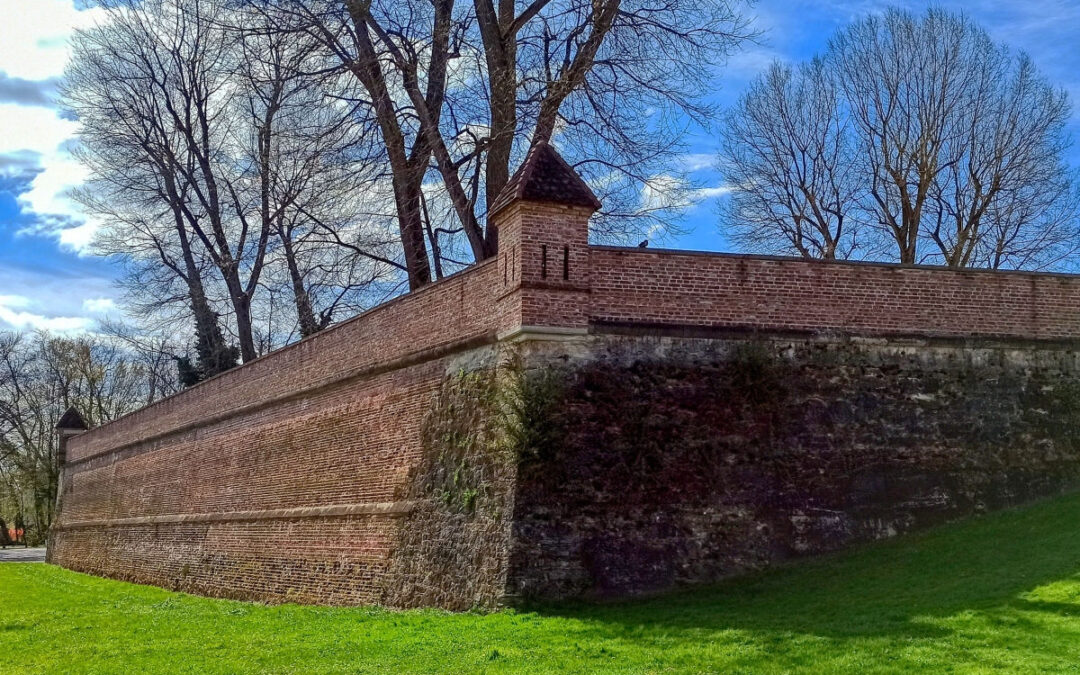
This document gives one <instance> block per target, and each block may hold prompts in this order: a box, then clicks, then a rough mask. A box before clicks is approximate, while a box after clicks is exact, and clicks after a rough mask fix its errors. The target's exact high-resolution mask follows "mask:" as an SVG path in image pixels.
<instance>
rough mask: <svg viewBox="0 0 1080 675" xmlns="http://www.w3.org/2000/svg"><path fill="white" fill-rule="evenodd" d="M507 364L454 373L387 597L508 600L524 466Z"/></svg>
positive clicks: (416, 484)
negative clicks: (515, 507)
mask: <svg viewBox="0 0 1080 675" xmlns="http://www.w3.org/2000/svg"><path fill="white" fill-rule="evenodd" d="M514 379H515V378H514V375H513V374H512V373H511V372H509V371H507V370H506V369H500V368H483V369H479V370H474V371H464V370H462V371H459V372H456V373H454V374H452V375H450V376H448V377H447V378H446V379H445V381H444V382H443V384H442V387H441V388H440V390H439V392H438V393H437V394H436V396H435V398H434V400H433V401H432V404H431V407H430V409H429V410H428V412H427V414H426V416H425V418H424V422H423V427H422V431H421V434H422V448H423V455H422V457H421V460H420V462H419V464H418V465H417V466H416V467H415V468H414V469H413V471H412V472H411V473H410V475H409V479H408V481H407V482H406V484H405V485H404V486H403V488H402V489H401V492H400V494H399V498H400V499H403V500H409V501H411V502H413V503H414V504H415V508H414V510H413V512H412V513H411V514H410V515H409V516H408V517H407V518H406V519H404V521H403V523H402V529H401V536H400V541H399V545H398V547H397V549H396V550H395V551H394V552H393V554H392V555H391V560H390V569H389V573H388V574H387V575H386V579H387V587H386V590H385V592H384V594H383V602H384V604H387V605H391V606H396V607H419V606H431V605H434V606H440V607H445V608H449V609H459V610H461V609H470V608H474V607H479V608H490V607H494V606H497V605H498V604H499V603H500V602H501V601H502V599H503V592H504V587H505V583H506V564H505V563H506V559H507V556H508V552H509V533H510V511H511V508H512V504H513V490H514V477H515V473H516V462H515V457H516V453H515V447H514V445H513V442H512V434H511V433H509V432H508V429H509V428H510V426H511V424H510V420H511V413H512V401H513V396H512V394H511V393H508V388H507V385H508V383H512V382H513V381H514Z"/></svg>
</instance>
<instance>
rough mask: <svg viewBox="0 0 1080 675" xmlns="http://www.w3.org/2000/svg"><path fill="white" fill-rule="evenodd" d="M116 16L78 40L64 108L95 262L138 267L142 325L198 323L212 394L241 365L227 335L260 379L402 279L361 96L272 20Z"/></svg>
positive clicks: (222, 15)
mask: <svg viewBox="0 0 1080 675" xmlns="http://www.w3.org/2000/svg"><path fill="white" fill-rule="evenodd" d="M108 5H109V8H108V14H107V19H106V21H104V22H103V23H102V24H101V25H100V26H98V27H96V28H93V29H90V30H87V31H84V32H82V33H80V34H79V35H78V36H77V37H76V40H75V55H74V58H73V59H72V65H71V67H70V68H69V72H68V74H67V78H66V82H65V86H64V95H65V96H64V99H65V102H66V104H67V106H68V109H69V110H70V111H71V112H72V113H73V114H74V115H75V116H77V117H78V118H79V119H80V121H81V122H82V132H81V135H80V140H81V147H80V149H79V151H78V152H79V156H80V158H81V159H82V160H83V162H84V163H85V164H86V165H87V166H88V167H89V168H90V170H91V181H90V182H89V183H88V185H87V186H86V188H85V189H84V190H82V191H81V192H80V198H81V200H82V202H83V204H84V205H85V206H86V207H87V208H88V210H89V211H90V212H91V213H93V214H94V215H95V216H96V217H98V219H99V220H101V221H103V223H104V227H103V230H102V235H101V236H100V237H99V238H98V240H97V242H96V245H97V248H98V250H99V251H100V252H102V253H105V254H116V255H119V256H121V257H122V258H123V259H124V261H125V262H126V263H127V269H128V276H127V283H126V287H127V288H128V291H129V293H128V300H129V301H130V302H131V304H132V305H133V306H134V308H135V309H137V310H146V311H147V312H150V313H152V314H154V315H155V316H163V317H165V318H167V319H168V320H170V321H175V319H176V318H178V315H179V314H180V313H181V312H179V311H178V309H179V308H178V305H183V306H184V307H185V308H186V309H187V310H189V311H190V314H191V316H192V317H193V318H194V321H195V326H196V336H197V340H196V350H197V352H198V356H199V365H200V372H201V375H202V376H206V375H212V374H214V373H216V372H220V371H221V370H224V369H227V368H229V367H231V366H232V365H235V362H236V355H235V354H234V353H233V348H232V346H231V345H230V344H229V342H230V341H229V340H228V338H227V335H226V332H232V333H233V335H234V336H235V340H236V343H237V344H238V345H239V351H240V355H241V356H242V357H243V360H245V361H248V360H250V359H252V358H254V357H255V356H257V355H258V354H259V353H260V352H262V351H264V350H266V349H269V348H272V347H273V346H279V345H280V344H281V343H282V341H283V340H284V339H289V338H288V336H289V335H293V334H294V331H293V330H292V328H291V327H290V326H289V324H290V319H289V317H290V316H291V317H295V323H296V326H297V327H298V331H295V332H298V333H299V335H301V336H303V335H310V334H311V333H313V332H316V331H317V330H320V329H321V328H324V327H325V326H327V325H328V324H329V323H330V322H331V321H332V320H333V319H334V318H335V315H336V313H338V312H340V311H342V310H343V309H345V308H357V307H359V306H361V305H362V304H363V295H364V293H366V291H367V287H368V286H369V285H371V284H372V280H373V279H377V278H380V277H381V275H383V274H384V273H385V272H386V270H393V269H396V268H397V267H398V266H399V263H397V261H396V260H394V257H395V254H394V253H393V252H387V251H386V248H387V247H386V246H382V247H377V248H369V243H370V240H371V238H370V237H367V236H366V234H365V233H366V228H365V225H366V223H365V222H364V220H365V218H366V215H365V210H366V209H367V208H368V206H369V204H368V203H367V202H366V200H365V199H364V198H363V193H364V192H365V189H366V187H367V186H368V185H369V184H370V183H372V182H374V181H377V180H379V179H380V171H381V166H380V165H379V164H377V163H373V162H372V161H371V152H370V148H371V147H372V146H371V144H370V143H368V141H367V137H368V135H369V131H370V130H369V126H368V125H366V124H364V122H363V112H362V110H358V109H361V108H363V106H362V105H361V104H358V103H356V102H354V101H350V99H351V98H352V91H351V89H354V88H355V85H354V84H353V83H352V80H351V78H344V77H341V76H337V75H335V74H333V73H326V74H314V75H310V76H309V75H304V74H303V73H304V72H305V71H306V70H308V69H309V62H311V61H313V60H314V61H315V62H316V63H315V65H313V66H311V67H312V68H316V69H317V67H318V62H319V60H320V59H321V58H322V56H320V55H316V54H314V52H315V47H316V46H317V45H316V44H315V43H313V42H312V41H311V40H305V39H303V35H297V34H291V35H289V34H284V33H281V32H277V31H269V30H266V29H265V25H263V23H261V17H262V15H261V14H260V13H256V12H250V11H244V10H235V9H230V8H227V7H226V5H225V3H223V2H215V1H213V0H199V1H196V2H179V0H152V1H150V2H135V1H134V0H121V1H118V2H110V3H108ZM326 227H334V228H335V231H334V237H332V238H327V237H325V236H323V235H324V230H325V228H326ZM264 275H269V277H268V278H270V282H271V283H270V284H269V286H268V285H266V284H263V280H264ZM282 277H287V279H288V283H287V284H285V285H284V286H281V285H280V284H279V279H280V278H282ZM339 284H340V285H339ZM279 289H287V290H288V293H280V292H278V290H279ZM259 293H265V294H266V296H267V297H265V298H259V297H257V296H258V294H259ZM283 302H285V303H287V304H290V305H291V309H285V306H284V305H283V304H282V303H283ZM259 312H263V315H262V316H259ZM282 327H284V329H283V330H284V332H283V333H282ZM282 335H284V336H285V337H284V338H283V337H282ZM196 379H197V378H196Z"/></svg>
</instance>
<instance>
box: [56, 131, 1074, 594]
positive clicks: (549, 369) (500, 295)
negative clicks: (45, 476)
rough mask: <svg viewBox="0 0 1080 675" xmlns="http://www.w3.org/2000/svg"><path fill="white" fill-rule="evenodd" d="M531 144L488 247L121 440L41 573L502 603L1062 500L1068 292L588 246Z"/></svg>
mask: <svg viewBox="0 0 1080 675" xmlns="http://www.w3.org/2000/svg"><path fill="white" fill-rule="evenodd" d="M598 206H599V204H598V202H597V201H596V198H595V197H594V196H593V195H592V193H591V192H590V191H589V189H588V187H587V186H586V185H585V184H584V182H582V181H581V179H580V178H579V177H578V176H577V175H576V174H575V173H574V172H573V171H572V170H571V169H570V167H568V166H567V165H566V163H565V162H564V161H563V160H562V159H561V158H560V157H559V156H558V155H557V154H556V153H555V151H554V150H553V149H552V148H551V147H549V146H547V145H538V146H536V147H535V148H534V149H533V150H532V151H531V152H530V154H529V156H528V158H527V160H526V161H525V162H524V164H523V166H522V167H521V169H519V171H518V172H517V174H515V176H514V178H513V179H512V180H511V182H510V184H509V185H508V187H507V191H506V192H505V193H504V194H503V195H502V197H500V199H499V200H497V202H496V203H495V204H493V205H492V209H491V214H490V218H492V219H493V222H494V223H497V224H498V226H499V231H500V250H499V254H498V256H497V257H496V258H494V259H491V260H488V261H485V262H483V263H481V264H478V265H476V266H474V267H472V268H470V269H468V270H466V271H464V272H462V273H460V274H457V275H455V276H453V277H450V278H448V279H445V280H443V281H440V282H438V283H436V284H433V285H431V286H430V287H428V288H425V289H423V290H420V291H418V292H415V293H411V294H409V295H407V296H403V297H401V298H398V299H396V300H394V301H391V302H389V303H386V304H384V305H382V306H379V307H377V308H375V309H373V310H371V311H369V312H366V313H364V314H362V315H360V316H358V317H356V318H355V319H352V320H350V321H346V322H343V323H342V324H340V325H338V326H336V327H334V328H332V329H329V330H327V331H324V332H323V333H320V334H318V335H315V336H313V337H310V338H307V339H305V340H302V341H301V342H298V343H296V344H294V345H291V346H289V347H285V348H283V349H281V350H278V351H276V352H274V353H271V354H268V355H267V356H265V357H263V358H261V359H258V360H256V361H254V362H251V363H248V364H245V365H244V366H243V367H240V368H237V369H235V370H234V371H231V372H228V373H225V374H222V375H219V376H217V377H215V378H212V379H210V380H208V381H206V382H203V383H201V384H199V385H197V386H195V387H192V388H190V389H188V390H186V391H184V392H183V393H181V394H178V395H176V396H173V397H171V398H168V399H165V400H162V401H159V402H157V403H155V404H153V405H150V406H148V407H146V408H144V409H142V410H139V411H137V412H135V413H132V414H131V415H128V416H126V417H123V418H121V419H119V420H116V421H114V422H112V423H110V424H107V425H105V426H102V427H100V428H97V429H93V430H90V431H87V432H81V430H80V429H79V428H78V426H79V425H78V424H72V423H70V422H71V420H68V422H69V423H68V424H65V426H67V427H71V428H69V429H67V431H66V432H65V438H66V440H65V443H64V446H65V447H64V465H63V471H62V487H61V495H60V509H59V516H58V519H57V523H56V525H55V526H54V528H53V531H52V533H51V541H50V547H49V558H50V560H51V561H52V562H54V563H56V564H60V565H63V566H65V567H68V568H71V569H75V570H81V571H85V572H89V573H93V574H100V575H104V576H110V577H115V578H120V579H127V580H132V581H138V582H143V583H151V584H157V585H161V586H166V587H169V588H175V589H181V590H186V591H191V592H195V593H201V594H206V595H213V596H226V597H235V598H243V599H255V600H263V601H271V602H284V601H296V602H307V603H329V604H359V603H380V604H385V605H390V606H395V607H409V606H440V607H446V608H451V609H467V608H470V607H474V606H480V607H491V606H497V605H500V604H504V603H507V602H516V601H520V600H527V599H530V598H561V597H570V596H589V595H612V594H627V593H635V592H641V591H647V590H656V589H664V588H669V587H673V586H679V585H684V584H692V583H701V582H708V581H712V580H716V579H719V578H722V577H725V576H728V575H731V574H735V573H738V572H740V571H744V570H749V569H755V568H760V567H762V566H766V565H769V564H771V563H774V562H776V561H779V560H783V559H786V558H790V557H792V556H798V555H805V554H812V553H816V552H820V551H826V550H831V549H835V548H839V547H842V546H845V545H848V544H850V543H853V542H857V541H864V540H870V539H876V538H881V537H888V536H893V535H895V534H898V533H902V532H905V531H908V530H911V529H913V528H918V527H922V526H926V525H929V524H932V523H936V522H940V521H943V520H948V519H953V518H957V517H961V516H965V515H968V514H974V513H980V512H983V511H986V510H990V509H995V508H1000V507H1004V506H1009V505H1013V504H1018V503H1021V502H1024V501H1028V500H1031V499H1035V498H1038V497H1043V496H1047V495H1052V494H1057V493H1060V492H1064V491H1067V490H1073V489H1076V488H1077V487H1080V446H1078V440H1077V434H1076V430H1077V429H1078V423H1080V359H1078V354H1077V347H1078V346H1080V277H1076V276H1069V275H1057V274H1038V273H1021V272H989V271H955V270H947V269H940V268H927V267H911V266H897V265H884V264H866V263H846V262H823V261H809V260H801V259H790V258H772V257H757V256H742V255H724V254H707V253H688V252H676V251H664V250H653V249H636V248H635V249H623V248H612V247H604V246H590V245H589V243H588V220H589V217H590V215H591V214H592V213H593V212H594V210H595V209H596V208H597V207H598Z"/></svg>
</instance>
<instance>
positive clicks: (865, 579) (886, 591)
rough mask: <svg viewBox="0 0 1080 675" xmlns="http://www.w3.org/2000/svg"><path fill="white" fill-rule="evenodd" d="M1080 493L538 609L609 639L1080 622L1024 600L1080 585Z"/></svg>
mask: <svg viewBox="0 0 1080 675" xmlns="http://www.w3.org/2000/svg"><path fill="white" fill-rule="evenodd" d="M1078 514H1080V495H1071V496H1068V497H1065V498H1061V499H1057V500H1053V501H1047V502H1043V503H1039V504H1035V505H1031V506H1027V507H1024V508H1020V509H1015V510H1010V511H1005V512H1000V513H995V514H992V515H989V516H983V517H979V518H975V519H972V520H968V521H965V522H961V523H955V524H952V525H946V526H943V527H940V528H937V529H934V530H931V531H928V532H924V533H920V534H913V535H907V536H903V537H900V538H897V539H895V540H891V541H888V542H880V543H875V544H869V545H865V546H862V547H859V548H857V549H855V550H850V551H846V552H842V553H837V554H831V555H826V556H821V557H818V558H816V559H805V560H801V561H798V562H794V563H791V564H788V565H786V566H783V567H780V568H777V569H773V570H770V571H765V572H762V573H758V574H756V575H751V576H744V577H740V578H737V579H732V580H730V581H728V582H726V583H722V584H719V585H717V586H712V587H707V588H696V589H690V590H683V591H679V592H675V593H671V594H667V595H663V596H656V597H650V598H645V599H637V600H628V601H619V602H609V603H592V604H590V603H572V604H558V605H541V606H531V607H529V608H528V609H530V610H532V611H535V612H537V613H539V614H541V615H547V616H561V617H566V618H574V619H580V620H584V621H589V622H590V623H593V625H594V626H595V627H596V628H597V630H599V631H601V632H605V631H612V630H614V631H616V632H621V631H625V630H636V631H638V632H640V631H642V630H644V631H663V630H671V629H676V630H704V631H708V632H713V631H724V630H747V631H754V632H762V631H766V632H778V633H800V634H807V635H814V636H819V637H826V638H848V637H860V636H865V637H888V638H898V639H904V638H934V637H941V636H944V635H946V634H948V633H949V632H950V631H949V629H948V628H946V627H943V626H942V625H941V623H942V622H937V621H933V619H935V618H944V617H952V616H955V615H957V614H960V613H963V612H970V611H976V612H978V611H986V610H995V611H997V610H1004V611H1006V612H1008V611H1015V612H1049V613H1053V614H1055V615H1058V616H1071V615H1080V591H1078V594H1077V596H1076V603H1073V602H1068V601H1065V602H1058V601H1041V600H1038V599H1027V598H1025V595H1026V594H1028V592H1030V591H1032V590H1034V589H1036V588H1039V587H1040V586H1044V585H1046V584H1049V583H1053V582H1059V581H1063V580H1068V579H1070V578H1073V579H1076V583H1077V588H1078V589H1080V577H1077V572H1078V571H1080V531H1078V529H1077V526H1078V525H1080V522H1078V518H1077V515H1078Z"/></svg>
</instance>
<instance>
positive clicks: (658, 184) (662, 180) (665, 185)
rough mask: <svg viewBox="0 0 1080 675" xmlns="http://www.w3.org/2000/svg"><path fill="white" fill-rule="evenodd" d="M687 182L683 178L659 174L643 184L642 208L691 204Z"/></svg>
mask: <svg viewBox="0 0 1080 675" xmlns="http://www.w3.org/2000/svg"><path fill="white" fill-rule="evenodd" d="M687 197H688V194H687V183H686V181H685V180H683V179H681V178H677V177H675V176H670V175H668V174H659V175H656V176H653V177H651V178H649V179H648V180H646V181H645V183H644V184H642V186H641V208H642V210H644V211H658V210H665V209H682V208H686V207H687V206H690V201H689V200H688V199H687Z"/></svg>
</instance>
